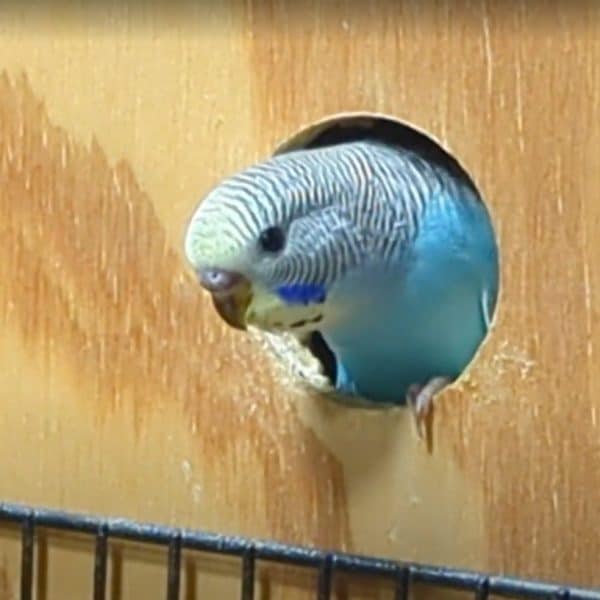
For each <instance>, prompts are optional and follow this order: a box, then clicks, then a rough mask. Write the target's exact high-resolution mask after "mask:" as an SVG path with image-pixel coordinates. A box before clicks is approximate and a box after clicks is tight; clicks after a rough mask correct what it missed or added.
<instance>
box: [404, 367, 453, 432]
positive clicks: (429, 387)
mask: <svg viewBox="0 0 600 600" xmlns="http://www.w3.org/2000/svg"><path fill="white" fill-rule="evenodd" d="M450 382H451V379H449V378H448V377H432V378H431V379H430V380H429V381H428V382H427V383H426V384H425V385H421V384H419V383H413V385H411V386H410V387H409V388H408V390H407V392H406V401H407V403H408V404H409V405H410V406H411V407H412V410H413V416H414V419H415V426H416V428H417V435H418V436H419V437H420V438H421V439H423V438H424V425H425V421H426V420H427V417H428V416H429V415H430V414H431V411H432V410H433V400H434V398H435V396H436V394H437V393H438V392H440V391H441V390H443V389H444V388H445V387H446V386H447V385H448V384H449V383H450Z"/></svg>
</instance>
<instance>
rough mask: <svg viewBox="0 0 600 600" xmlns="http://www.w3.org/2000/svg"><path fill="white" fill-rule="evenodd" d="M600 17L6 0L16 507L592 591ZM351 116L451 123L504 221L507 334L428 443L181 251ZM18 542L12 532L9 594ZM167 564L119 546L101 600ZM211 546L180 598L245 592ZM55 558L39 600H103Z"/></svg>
mask: <svg viewBox="0 0 600 600" xmlns="http://www.w3.org/2000/svg"><path fill="white" fill-rule="evenodd" d="M89 4H92V3H89ZM599 7H600V5H599V4H598V3H597V2H593V1H590V2H587V3H586V2H572V3H567V2H558V1H555V2H547V3H537V2H524V1H523V2H498V3H494V2H484V1H472V2H468V3H467V2H464V3H455V2H450V1H449V0H447V1H446V2H436V3H433V2H416V1H415V2H408V1H406V2H397V3H392V2H375V1H370V2H364V3H358V2H350V1H348V2H342V1H340V2H330V3H325V2H324V3H322V4H319V3H312V4H311V3H309V2H301V3H300V2H298V3H293V2H291V1H290V2H261V1H259V0H256V1H247V2H244V3H237V2H234V1H233V0H232V1H230V2H223V3H220V4H219V3H208V2H206V3H203V2H201V3H196V4H193V3H181V4H180V5H176V6H175V5H174V6H173V7H171V8H168V9H167V8H165V7H163V6H162V5H160V4H157V3H155V4H150V5H146V8H141V7H140V6H139V5H138V4H137V3H136V4H132V5H130V6H127V5H123V6H119V5H117V4H106V5H105V6H104V8H100V3H94V6H93V7H89V6H88V7H86V5H85V4H84V3H72V4H69V5H67V4H64V5H58V4H57V5H56V6H55V7H54V8H53V9H52V10H50V9H49V8H48V7H45V5H43V4H41V3H40V4H39V5H38V6H33V7H30V8H19V7H18V6H17V5H16V4H11V6H10V7H8V8H3V9H1V11H0V72H1V73H2V74H1V75H0V234H1V237H2V244H1V245H0V328H1V329H0V332H1V334H0V402H1V407H2V408H1V410H0V499H3V500H12V501H19V502H27V503H33V504H36V505H44V506H49V507H60V508H65V509H70V510H78V511H91V512H95V513H101V514H110V515H119V516H125V517H132V518H136V519H140V520H151V521H158V522H164V523H170V524H177V525H181V526H188V527H198V528H204V529H210V530H218V531H223V532H227V533H235V534H244V535H253V536H260V537H266V538H275V539H277V540H281V541H286V542H294V543H305V544H314V545H317V546H320V547H325V548H336V549H346V550H351V551H353V552H361V553H374V554H378V555H384V556H389V557H393V558H398V559H415V560H419V561H425V562H430V563H440V564H448V565H453V566H461V567H469V568H475V569H486V570H492V571H502V572H505V573H510V574H514V575H522V576H531V577H538V578H546V579H551V580H559V581H564V582H568V583H575V584H580V585H600V563H599V559H598V557H599V556H600V425H599V419H600V415H599V411H600V325H599V316H600V315H599V311H600V299H599V298H600V270H599V269H600V268H599V267H598V263H599V261H600V241H599V236H600V177H599V175H598V168H599V159H600V150H599V148H600V108H599V106H600V8H599ZM348 110H369V111H377V112H385V113H388V114H391V115H394V116H396V117H399V118H401V119H405V120H406V121H408V122H409V123H413V124H415V125H416V126H418V127H420V128H423V129H425V130H426V131H428V132H430V133H431V134H432V135H434V136H436V137H437V138H438V139H439V140H440V141H441V142H442V143H443V144H444V145H445V146H446V147H447V148H449V149H450V150H451V151H452V152H453V153H455V155H456V156H457V157H458V158H459V159H460V160H461V162H462V163H463V165H464V166H465V167H466V168H467V169H468V170H469V171H470V173H471V174H472V175H473V177H474V178H475V180H476V182H477V184H478V186H479V188H480V190H481V191H482V193H483V194H484V196H485V198H486V199H487V201H488V204H489V206H490V209H491V211H492V214H493V217H494V222H495V224H496V228H497V232H498V237H499V242H500V247H501V252H502V292H501V298H500V304H499V310H498V312H497V318H496V320H495V324H494V328H493V331H492V332H491V335H490V337H489V339H488V341H487V342H486V343H485V345H484V347H483V348H482V350H481V352H480V353H479V355H478V356H477V357H476V359H475V360H474V362H473V364H472V365H471V367H470V368H469V369H468V372H467V373H466V374H465V375H464V377H463V378H462V379H461V380H460V381H459V382H458V383H457V384H455V385H454V386H453V387H452V389H450V390H448V391H446V392H444V393H443V395H442V396H440V398H439V401H438V404H437V410H436V415H435V420H434V424H433V442H434V443H433V449H432V451H431V452H428V451H427V449H426V447H425V446H424V444H422V443H420V442H419V441H418V440H417V438H416V436H415V434H414V432H413V428H412V425H411V422H410V419H409V416H408V415H407V414H405V413H404V411H400V412H398V413H397V414H396V413H393V414H391V415H390V413H388V412H385V413H382V414H378V413H375V414H374V413H373V412H364V411H361V410H356V409H354V410H351V409H344V408H341V407H338V406H332V405H330V404H329V403H327V402H325V401H323V400H320V399H318V398H312V397H309V396H307V395H306V394H303V393H300V392H297V391H294V390H290V389H288V388H287V387H286V386H285V385H284V384H282V383H281V382H280V381H279V380H278V378H277V376H276V371H275V370H274V369H273V368H272V366H271V365H270V364H269V362H268V361H267V360H265V357H264V356H263V354H262V353H261V351H260V349H258V348H257V347H256V345H254V344H253V343H252V342H251V341H250V340H249V339H248V337H247V336H246V335H245V334H243V333H239V332H235V331H233V330H231V329H229V328H228V327H227V326H226V325H224V324H223V323H222V322H221V321H220V320H219V319H218V317H217V316H216V314H215V312H214V310H213V309H212V306H211V303H210V301H209V300H208V299H207V298H206V297H205V296H204V295H203V294H202V293H201V292H200V290H199V287H198V285H197V283H196V282H195V280H194V277H193V275H192V274H191V273H190V272H189V270H188V268H187V266H186V265H185V262H184V260H183V256H182V239H183V232H184V228H185V225H186V220H187V218H188V217H189V215H190V213H191V211H192V210H193V208H194V206H195V205H196V202H197V200H198V199H199V198H200V197H201V195H202V194H203V193H204V192H206V191H207V190H208V188H209V187H210V186H211V185H212V184H214V183H215V182H216V181H217V180H218V179H219V178H220V177H222V176H224V175H227V174H229V173H231V172H232V171H235V170H236V169H239V168H242V167H244V166H247V165H248V164H250V163H251V162H253V161H255V160H258V159H261V158H264V157H266V156H268V155H269V154H270V152H272V150H273V149H274V147H275V146H276V145H277V144H278V143H279V142H281V141H282V140H284V139H285V138H286V137H287V136H289V135H291V134H292V133H294V132H295V131H296V130H297V129H298V128H299V127H301V126H304V125H307V124H309V123H311V122H313V121H315V120H317V119H320V118H322V117H324V116H326V115H328V114H331V113H335V112H338V111H348ZM18 552H19V546H18V537H17V536H16V534H15V533H14V532H11V531H9V530H6V529H3V528H0V592H2V593H3V595H2V598H15V597H16V594H17V591H18ZM162 559H163V554H161V552H158V551H157V552H154V553H152V552H148V551H145V552H143V551H140V550H136V549H133V548H130V547H129V546H128V547H127V548H124V549H121V551H120V553H119V554H118V556H117V560H118V561H120V562H121V563H122V568H121V569H119V570H118V571H119V573H120V575H119V576H118V578H113V581H112V583H111V589H112V591H113V592H114V593H113V594H112V596H111V597H113V598H117V597H119V596H120V597H122V598H149V599H152V598H162V597H163V592H164V589H165V581H164V577H165V573H164V569H163V566H162V565H163V563H162V562H161V561H162ZM213 562H214V561H212V562H211V561H209V560H208V559H206V558H204V559H202V560H200V561H199V562H198V563H197V565H196V566H194V565H193V564H190V565H189V566H188V568H186V572H185V578H184V587H185V588H186V591H185V598H186V600H191V599H192V598H195V597H196V596H195V595H194V591H195V590H196V589H197V590H198V596H197V597H198V598H200V597H203V598H204V597H214V598H227V597H235V593H236V591H237V588H238V582H237V579H236V569H237V565H236V564H235V563H234V562H232V563H231V564H229V563H226V564H225V565H223V564H222V563H218V564H213ZM38 567H39V573H40V575H41V583H40V585H39V588H40V589H39V592H40V593H39V594H38V596H37V597H38V598H41V599H43V598H45V599H48V600H52V599H54V598H60V599H69V598H83V597H89V593H90V590H91V577H90V574H91V568H92V548H91V544H90V543H88V542H87V541H85V540H83V541H81V540H75V541H73V540H69V539H68V538H65V537H64V536H58V535H54V534H51V535H49V536H48V537H47V539H45V540H43V544H42V552H41V561H40V562H39V563H38ZM272 576H273V580H274V581H273V582H272V583H271V584H270V585H269V584H267V583H264V582H261V584H260V585H259V587H260V588H261V590H262V591H261V593H262V596H261V597H263V598H268V597H285V598H293V597H302V598H304V597H312V592H311V591H310V585H311V582H312V578H311V577H312V576H311V575H301V574H298V575H297V576H294V577H289V576H287V577H286V576H285V574H284V573H283V572H282V571H274V572H272ZM117 579H118V581H117ZM42 588H45V589H42ZM269 589H270V591H271V592H272V593H271V595H270V596H269V593H268V591H269ZM200 591H202V594H201V593H200ZM347 591H348V592H349V593H350V597H361V598H362V597H365V598H384V597H388V596H386V595H385V593H384V592H381V594H380V593H379V592H376V591H374V590H370V591H367V588H366V587H365V586H362V587H361V588H360V589H358V588H357V589H355V590H354V589H353V588H349V590H347ZM353 591H354V592H355V595H352V592H353ZM387 593H388V594H389V592H387ZM206 594H208V596H207V595H206ZM0 595H1V594H0ZM342 597H345V596H344V594H343V593H342V594H341V595H340V598H342Z"/></svg>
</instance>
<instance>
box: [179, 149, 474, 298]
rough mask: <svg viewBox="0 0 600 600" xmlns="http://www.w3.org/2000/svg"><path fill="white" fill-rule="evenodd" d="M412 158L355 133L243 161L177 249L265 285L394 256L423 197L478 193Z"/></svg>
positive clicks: (323, 279)
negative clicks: (270, 233)
mask: <svg viewBox="0 0 600 600" xmlns="http://www.w3.org/2000/svg"><path fill="white" fill-rule="evenodd" d="M458 186H461V184H460V183H459V182H458V180H457V179H455V178H453V177H452V176H450V175H449V174H447V173H446V172H445V171H444V170H443V169H442V168H440V167H437V166H435V165H433V164H430V163H427V162H426V161H425V160H424V159H423V158H421V157H420V156H418V155H416V154H414V153H412V152H409V151H403V150H401V149H398V148H391V147H388V146H384V145H382V144H378V143H376V142H368V141H360V142H353V143H348V144H340V145H337V146H331V147H324V148H320V149H314V150H301V151H296V152H290V153H288V154H283V155H280V156H277V157H275V158H272V159H270V160H267V161H265V162H263V163H260V164H258V165H255V166H252V167H250V168H248V169H246V170H245V171H243V172H242V173H240V174H238V175H234V176H233V177H230V178H228V179H226V180H225V181H223V182H222V183H221V184H220V185H218V186H217V187H216V188H215V189H214V190H212V191H211V192H210V193H209V194H208V196H207V197H206V198H205V200H204V201H203V202H202V203H201V205H200V207H199V209H198V210H197V212H196V213H195V215H194V216H193V219H192V223H191V225H190V229H189V235H188V237H187V239H186V253H187V255H188V257H189V258H190V260H191V262H192V264H195V265H196V266H197V267H201V266H202V267H210V266H211V265H212V264H218V265H220V266H221V267H223V266H226V267H228V268H231V269H233V270H237V271H240V272H244V273H248V274H250V275H251V276H252V278H253V279H254V280H258V281H260V282H261V283H262V284H263V285H265V286H266V287H267V288H270V287H272V286H273V285H274V284H275V283H276V284H277V285H281V284H288V283H291V282H306V283H319V284H324V285H327V284H328V283H330V282H332V281H335V280H337V279H338V278H339V277H340V276H342V275H343V274H344V273H346V272H347V271H348V270H351V269H353V268H354V267H356V266H357V265H359V264H361V263H362V262H364V261H365V260H368V259H369V256H370V255H373V254H376V255H377V256H378V257H379V258H381V257H383V260H384V261H390V262H391V261H394V260H396V259H397V258H398V256H399V255H400V254H401V253H402V252H403V250H404V248H406V247H407V246H408V245H409V242H410V240H411V239H413V238H414V237H415V236H416V234H417V232H418V229H419V224H420V221H421V219H422V217H423V215H424V213H425V211H426V210H427V207H428V206H430V205H431V203H435V202H438V203H439V202H446V204H447V205H448V206H447V207H446V206H444V209H448V210H456V209H457V207H456V206H453V205H452V204H453V203H451V202H447V198H451V197H454V198H462V199H463V200H462V201H464V202H469V201H473V202H477V201H479V200H478V198H477V197H476V196H475V194H474V193H473V192H472V191H471V190H470V189H469V188H466V187H461V189H460V190H459V189H458ZM273 225H278V226H281V227H282V228H283V229H284V230H285V233H286V236H287V244H286V246H285V247H284V249H283V251H282V252H281V253H280V254H278V255H276V256H272V255H268V254H265V253H264V252H261V250H260V248H259V246H258V243H257V240H258V237H259V235H260V233H261V231H262V230H264V229H266V228H267V227H270V226H273Z"/></svg>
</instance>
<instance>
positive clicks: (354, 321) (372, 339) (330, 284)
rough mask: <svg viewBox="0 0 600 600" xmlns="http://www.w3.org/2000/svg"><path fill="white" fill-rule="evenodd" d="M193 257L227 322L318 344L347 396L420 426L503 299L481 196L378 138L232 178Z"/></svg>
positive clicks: (193, 244) (290, 155)
mask: <svg viewBox="0 0 600 600" xmlns="http://www.w3.org/2000/svg"><path fill="white" fill-rule="evenodd" d="M185 252H186V256H187V259H188V260H189V262H190V263H191V265H192V266H193V268H194V269H195V271H196V272H197V274H198V277H199V280H200V284H201V285H202V286H203V287H204V288H205V289H206V290H208V291H209V292H210V293H211V294H212V297H213V301H214V305H215V307H216V309H217V310H218V312H219V314H220V315H221V316H222V317H223V318H224V319H225V320H226V321H227V322H228V323H229V324H230V325H232V326H234V327H237V328H241V329H244V328H246V326H250V325H252V326H254V327H256V328H259V329H262V330H265V331H269V332H288V333H292V334H294V335H295V336H296V337H297V338H298V339H299V340H301V341H303V342H306V340H308V339H309V338H310V336H312V335H313V334H316V335H318V336H319V338H320V340H321V342H322V345H323V346H324V347H326V349H327V352H328V353H329V355H330V356H331V357H332V359H333V360H332V361H331V362H332V365H331V366H330V368H329V375H330V377H331V379H332V384H333V385H334V386H335V389H336V390H337V391H338V392H339V393H340V394H342V395H345V396H347V397H348V399H349V400H350V399H351V398H353V397H360V398H362V399H364V400H365V401H366V402H369V403H373V404H374V405H381V406H384V405H390V404H393V405H404V404H408V405H409V406H412V407H413V410H414V411H415V416H416V418H417V423H418V424H419V428H420V424H422V420H423V418H424V416H425V415H426V414H427V413H428V411H429V410H430V408H431V406H432V399H433V398H434V396H435V395H436V394H437V393H438V392H439V391H440V390H441V389H442V388H443V387H445V386H446V385H448V384H449V383H450V382H452V381H453V380H454V379H456V377H457V376H458V375H459V374H460V373H461V371H462V370H463V369H464V368H465V367H466V365H467V364H468V363H469V362H470V360H471V359H472V357H473V356H474V354H475V352H476V350H477V348H478V346H479V344H480V342H481V341H482V339H483V338H484V336H485V334H486V332H487V329H488V327H489V323H490V319H491V316H492V314H493V311H494V308H495V303H496V297H497V291H498V251H497V246H496V242H495V236H494V233H493V229H492V225H491V222H490V218H489V214H488V212H487V210H486V208H485V205H484V204H483V202H482V201H481V199H480V197H479V195H478V194H477V192H476V190H475V188H474V187H473V186H472V185H471V184H470V182H468V181H466V180H461V178H459V177H457V176H456V175H455V174H454V173H452V172H451V171H450V170H448V169H445V168H444V166H443V165H442V164H440V163H437V162H432V161H429V160H428V159H427V157H426V156H424V155H423V154H420V153H418V152H416V151H413V150H409V149H405V148H401V147H396V146H394V145H390V144H385V143H382V142H381V141H378V140H369V139H361V140H355V141H347V142H344V143H338V144H334V145H330V146H324V147H319V148H312V149H301V150H294V151H290V152H287V153H285V154H281V155H278V156H275V157H273V158H271V159H269V160H266V161H264V162H262V163H259V164H256V165H254V166H252V167H250V168H248V169H246V170H245V171H243V172H241V173H239V174H237V175H234V176H232V177H230V178H227V179H225V180H224V181H222V182H221V183H220V184H219V185H217V187H215V188H214V189H213V190H212V191H210V193H209V194H208V195H207V196H206V197H205V198H204V200H203V201H202V202H201V203H200V205H199V206H198V208H197V209H196V211H195V213H194V214H193V216H192V218H191V221H190V224H189V226H188V229H187V232H186V238H185ZM419 430H420V429H419Z"/></svg>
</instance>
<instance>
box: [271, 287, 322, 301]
mask: <svg viewBox="0 0 600 600" xmlns="http://www.w3.org/2000/svg"><path fill="white" fill-rule="evenodd" d="M277 293H278V294H279V297H280V298H281V299H282V300H285V302H287V303H288V304H302V305H307V304H313V303H317V304H319V303H321V302H325V298H326V292H325V287H324V286H323V285H320V284H313V283H307V284H305V283H298V284H289V285H282V286H280V287H279V288H277Z"/></svg>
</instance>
